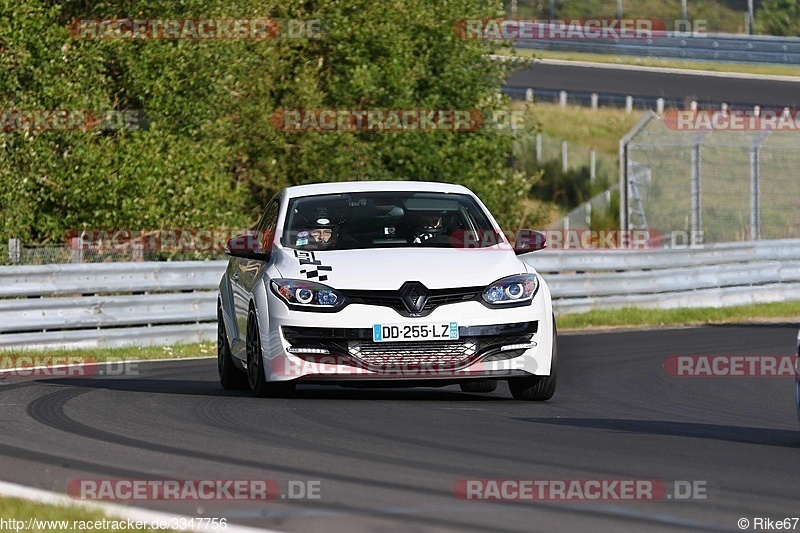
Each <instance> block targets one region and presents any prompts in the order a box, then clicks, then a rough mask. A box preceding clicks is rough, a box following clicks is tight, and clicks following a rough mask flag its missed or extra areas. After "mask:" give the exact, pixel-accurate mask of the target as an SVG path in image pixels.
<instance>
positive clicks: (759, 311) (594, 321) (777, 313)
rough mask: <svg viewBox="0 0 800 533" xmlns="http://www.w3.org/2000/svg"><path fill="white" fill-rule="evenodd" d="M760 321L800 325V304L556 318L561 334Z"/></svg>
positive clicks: (622, 311)
mask: <svg viewBox="0 0 800 533" xmlns="http://www.w3.org/2000/svg"><path fill="white" fill-rule="evenodd" d="M760 321H779V322H790V323H796V324H798V325H800V301H798V302H778V303H769V304H754V305H742V306H736V307H720V308H716V307H714V308H709V307H702V308H696V309H638V308H625V309H614V310H602V311H601V310H598V311H589V312H588V313H576V314H565V315H560V316H558V317H556V323H557V324H558V329H559V331H566V330H582V329H593V328H607V327H624V326H629V327H651V326H691V325H702V324H727V323H743V322H751V323H752V322H760Z"/></svg>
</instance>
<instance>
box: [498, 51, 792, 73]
mask: <svg viewBox="0 0 800 533" xmlns="http://www.w3.org/2000/svg"><path fill="white" fill-rule="evenodd" d="M496 53H497V54H498V55H514V56H517V57H529V58H534V57H535V58H542V59H562V60H565V61H590V62H592V63H612V64H615V65H635V66H640V67H660V68H677V69H685V70H703V71H707V72H734V73H738V74H762V75H767V76H797V77H800V67H793V66H789V65H762V64H755V65H749V64H742V63H716V62H713V61H691V60H680V59H666V58H659V57H638V56H620V55H612V54H587V53H581V52H554V51H551V50H530V49H524V48H518V49H517V50H515V51H514V53H513V54H512V53H511V52H510V51H508V50H501V51H498V52H496Z"/></svg>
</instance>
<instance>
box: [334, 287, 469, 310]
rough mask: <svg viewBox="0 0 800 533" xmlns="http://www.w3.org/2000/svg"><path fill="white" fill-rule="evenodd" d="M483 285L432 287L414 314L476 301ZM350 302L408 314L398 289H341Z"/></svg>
mask: <svg viewBox="0 0 800 533" xmlns="http://www.w3.org/2000/svg"><path fill="white" fill-rule="evenodd" d="M483 289H484V287H466V288H458V289H432V290H429V291H428V300H427V301H426V302H425V306H424V307H423V308H422V310H421V311H420V312H419V313H416V316H427V315H429V314H430V313H431V312H432V311H433V310H434V309H436V308H437V307H439V306H440V305H448V304H456V303H461V302H471V301H477V300H478V298H480V295H481V291H483ZM339 292H341V293H342V294H343V295H344V296H345V297H346V298H347V300H348V301H349V302H350V303H354V304H363V305H378V306H381V307H391V308H392V309H394V310H395V311H397V312H398V313H399V314H400V315H402V316H410V313H409V312H408V309H406V306H405V304H404V303H403V300H402V298H401V296H400V291H357V290H342V291H339Z"/></svg>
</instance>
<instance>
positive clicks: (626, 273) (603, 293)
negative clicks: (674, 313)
mask: <svg viewBox="0 0 800 533" xmlns="http://www.w3.org/2000/svg"><path fill="white" fill-rule="evenodd" d="M522 259H523V260H524V261H525V262H526V263H528V264H529V265H531V266H532V267H534V268H535V269H536V270H537V271H539V272H540V273H541V274H542V275H543V276H544V278H545V279H546V280H547V283H548V285H549V286H550V290H551V293H552V296H553V306H554V308H555V310H556V313H559V314H560V313H583V312H586V311H591V310H593V309H618V308H622V307H644V308H658V309H674V308H678V307H725V306H732V305H746V304H751V303H766V302H780V301H788V300H800V239H784V240H773V241H756V242H742V243H726V244H716V245H712V246H705V247H702V248H700V247H698V248H689V249H662V250H547V251H542V252H535V253H531V254H526V255H523V256H522Z"/></svg>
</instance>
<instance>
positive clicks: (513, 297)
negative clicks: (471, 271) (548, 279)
mask: <svg viewBox="0 0 800 533" xmlns="http://www.w3.org/2000/svg"><path fill="white" fill-rule="evenodd" d="M538 288H539V278H538V277H537V276H536V274H516V275H514V276H508V277H506V278H503V279H499V280H497V281H495V282H494V283H492V284H491V285H489V286H488V287H486V288H485V289H484V290H483V292H482V293H481V297H482V298H483V301H484V302H486V303H487V304H489V305H497V306H503V305H509V304H524V303H528V302H530V301H531V300H533V295H534V294H536V290H537V289H538Z"/></svg>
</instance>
